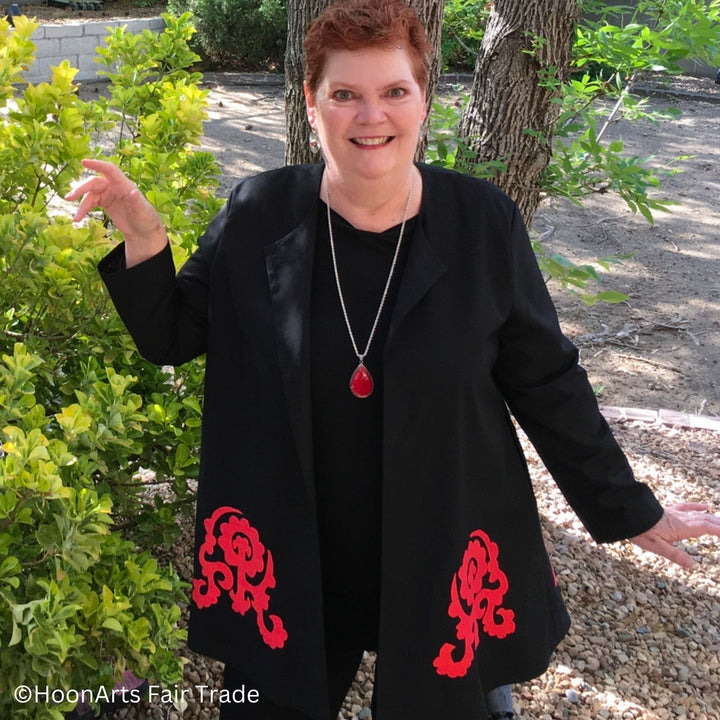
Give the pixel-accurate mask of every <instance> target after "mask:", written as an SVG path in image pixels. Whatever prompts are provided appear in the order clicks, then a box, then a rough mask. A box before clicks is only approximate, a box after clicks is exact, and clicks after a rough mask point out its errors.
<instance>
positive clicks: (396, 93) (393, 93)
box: [389, 87, 405, 98]
mask: <svg viewBox="0 0 720 720" xmlns="http://www.w3.org/2000/svg"><path fill="white" fill-rule="evenodd" d="M389 95H390V97H394V98H399V97H402V96H403V95H405V88H401V87H397V88H393V89H392V90H390V92H389Z"/></svg>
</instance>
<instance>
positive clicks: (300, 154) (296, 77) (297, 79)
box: [285, 0, 445, 165]
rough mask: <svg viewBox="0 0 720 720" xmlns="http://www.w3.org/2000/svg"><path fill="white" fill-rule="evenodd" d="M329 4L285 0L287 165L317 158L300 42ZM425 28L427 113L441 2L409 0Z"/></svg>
mask: <svg viewBox="0 0 720 720" xmlns="http://www.w3.org/2000/svg"><path fill="white" fill-rule="evenodd" d="M331 2H332V0H288V36H287V47H286V50H285V121H286V127H287V130H286V135H285V137H286V144H285V162H286V163H287V164H288V165H291V164H295V163H304V162H315V161H317V160H319V159H320V158H319V157H318V156H317V155H313V154H312V152H311V151H310V142H309V134H310V126H309V125H308V122H307V114H306V112H305V96H304V94H303V78H304V65H303V38H304V36H305V30H306V29H307V26H308V25H309V24H310V23H311V22H312V20H313V19H315V18H316V17H317V16H318V15H319V14H320V13H321V12H322V11H323V10H324V9H325V8H326V7H327V6H328V5H330V4H331ZM408 5H411V6H412V7H414V8H415V10H416V11H417V13H418V16H419V17H420V20H421V21H422V22H423V24H424V25H425V28H426V29H427V33H428V39H429V40H430V43H431V46H432V51H431V54H430V82H429V83H428V94H427V97H428V109H429V108H430V105H431V102H432V98H433V96H434V94H435V88H436V86H437V79H438V76H439V74H440V63H441V58H440V36H441V31H442V18H443V8H444V6H445V0H409V2H408ZM424 148H425V141H424V139H423V141H422V142H421V147H420V148H419V150H418V158H422V156H423V155H424Z"/></svg>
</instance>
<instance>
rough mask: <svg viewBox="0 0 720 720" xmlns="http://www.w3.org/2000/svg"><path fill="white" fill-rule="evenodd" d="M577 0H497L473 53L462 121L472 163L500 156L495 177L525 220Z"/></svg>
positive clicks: (545, 157)
mask: <svg viewBox="0 0 720 720" xmlns="http://www.w3.org/2000/svg"><path fill="white" fill-rule="evenodd" d="M579 16H580V11H579V8H578V4H577V0H533V1H532V2H528V1H527V0H496V1H495V4H494V7H493V10H492V11H491V14H490V18H489V20H488V24H487V28H486V30H485V36H484V38H483V43H482V48H481V50H480V54H479V55H478V61H477V64H476V66H475V76H474V78H473V87H472V93H471V96H470V101H469V103H468V106H467V108H466V109H465V113H464V114H463V118H462V121H461V126H460V135H461V136H462V137H464V138H465V139H466V140H467V142H468V143H469V145H470V147H471V148H472V150H473V151H474V153H475V157H476V159H477V161H478V162H483V161H488V160H499V161H501V162H502V163H504V164H505V165H506V167H507V171H506V172H504V173H502V174H499V175H498V177H497V178H496V182H497V184H498V185H499V186H500V187H501V188H502V189H503V190H504V191H505V192H506V193H507V194H508V195H510V197H512V199H513V200H515V202H516V203H517V204H518V206H519V208H520V211H521V212H522V215H523V217H524V219H525V222H526V223H527V224H528V225H529V224H530V223H531V221H532V218H533V215H534V214H535V210H536V209H537V206H538V203H539V201H540V190H539V188H538V180H539V178H540V176H541V174H542V172H543V170H544V169H545V168H546V166H547V164H548V162H549V161H550V157H551V155H552V135H553V131H554V129H555V125H556V122H557V119H558V117H559V114H560V106H559V104H558V103H557V102H556V101H555V100H556V98H557V97H558V96H559V87H558V86H559V83H562V82H564V81H565V80H567V78H568V75H569V72H570V60H571V52H572V45H573V40H574V31H575V24H576V22H577V20H578V18H579Z"/></svg>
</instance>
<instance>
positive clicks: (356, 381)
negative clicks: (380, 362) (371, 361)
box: [350, 363, 375, 398]
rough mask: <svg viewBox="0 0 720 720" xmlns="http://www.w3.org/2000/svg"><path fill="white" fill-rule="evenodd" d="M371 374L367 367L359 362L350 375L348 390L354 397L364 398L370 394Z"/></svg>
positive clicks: (372, 384) (371, 387) (371, 388)
mask: <svg viewBox="0 0 720 720" xmlns="http://www.w3.org/2000/svg"><path fill="white" fill-rule="evenodd" d="M374 385H375V383H373V379H372V375H371V374H370V373H369V372H368V369H367V368H366V367H365V366H364V365H363V364H362V363H360V364H359V365H358V366H357V367H356V368H355V372H353V374H352V376H351V377H350V392H351V393H352V394H353V395H354V396H355V397H356V398H366V397H369V396H370V395H372V391H373V387H374Z"/></svg>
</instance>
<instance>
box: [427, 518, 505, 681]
mask: <svg viewBox="0 0 720 720" xmlns="http://www.w3.org/2000/svg"><path fill="white" fill-rule="evenodd" d="M508 587H509V586H508V579H507V576H506V575H505V573H504V572H503V571H502V570H501V569H500V566H499V565H498V546H497V545H496V544H495V543H494V542H493V541H492V540H490V538H489V537H488V535H487V534H486V533H485V532H483V531H482V530H475V531H474V532H472V533H471V534H470V540H469V542H468V546H467V549H466V550H465V555H464V556H463V561H462V565H461V566H460V569H459V570H458V571H457V572H456V573H455V574H454V575H453V579H452V584H451V586H450V606H449V607H448V615H450V617H453V618H457V619H458V623H457V626H456V628H457V639H458V640H459V641H460V643H462V644H463V645H464V648H463V650H464V652H463V656H462V657H461V658H460V659H459V660H455V659H453V652H454V651H455V650H456V649H457V648H458V645H453V644H452V643H445V644H444V645H443V646H442V647H441V648H440V652H439V653H438V656H437V657H436V658H435V660H434V661H433V665H434V666H435V668H436V671H437V674H438V675H447V676H448V677H452V678H456V677H462V676H463V675H465V674H466V673H467V671H468V669H469V667H470V665H471V664H472V661H473V658H474V657H475V650H477V647H478V645H479V644H480V628H479V624H480V622H481V621H482V629H483V630H484V631H485V633H486V634H487V635H490V636H491V637H496V638H504V637H507V636H508V635H510V634H512V633H514V632H515V613H514V612H513V611H512V610H508V609H507V608H503V607H501V605H502V602H503V598H504V597H505V593H506V592H507V591H508Z"/></svg>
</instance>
